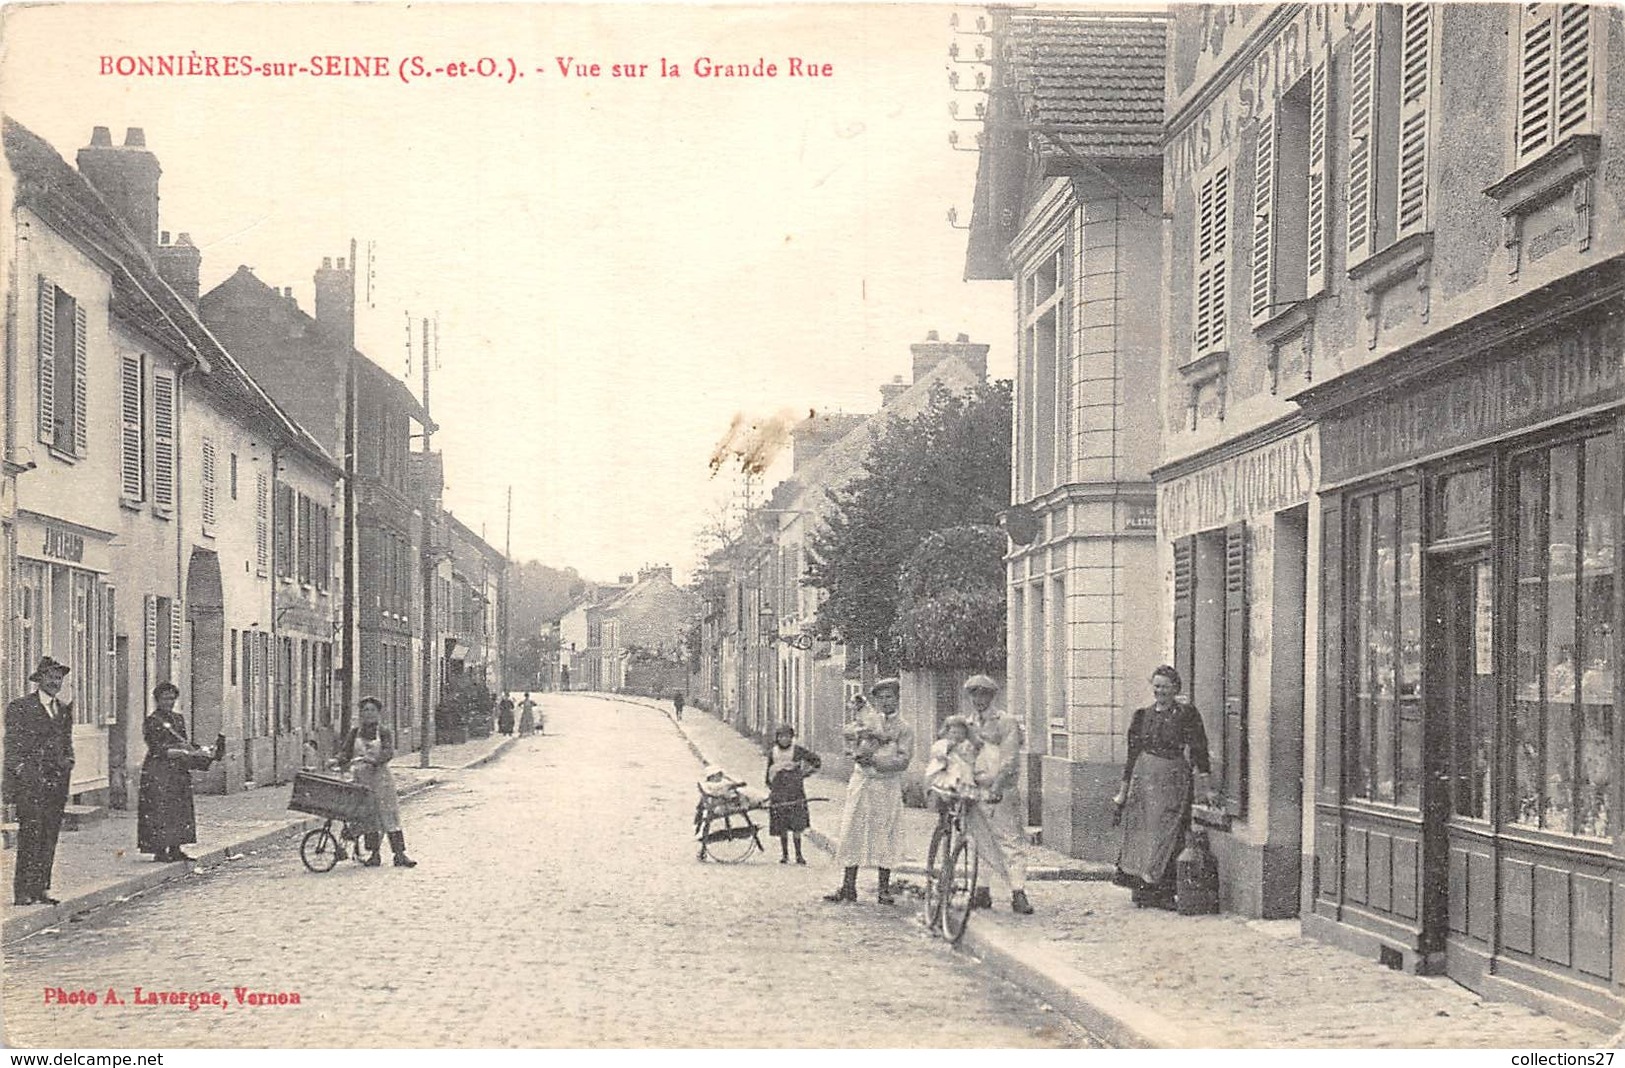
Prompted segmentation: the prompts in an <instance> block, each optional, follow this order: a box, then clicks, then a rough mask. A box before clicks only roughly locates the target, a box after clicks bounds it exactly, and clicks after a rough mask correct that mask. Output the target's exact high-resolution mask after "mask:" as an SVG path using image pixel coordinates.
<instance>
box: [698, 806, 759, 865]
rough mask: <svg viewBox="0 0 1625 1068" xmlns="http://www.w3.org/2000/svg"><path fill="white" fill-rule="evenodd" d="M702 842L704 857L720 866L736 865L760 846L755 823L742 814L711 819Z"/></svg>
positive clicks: (736, 813) (706, 826) (737, 813)
mask: <svg viewBox="0 0 1625 1068" xmlns="http://www.w3.org/2000/svg"><path fill="white" fill-rule="evenodd" d="M704 841H705V855H706V856H708V857H710V858H711V859H712V860H714V861H717V862H718V863H721V864H738V863H739V862H740V861H742V860H745V859H747V858H748V857H749V856H750V855H751V854H752V853H754V852H756V850H758V849H760V848H761V846H762V842H761V839H760V838H758V837H757V830H756V823H755V821H754V820H752V819H751V818H750V817H749V816H747V815H745V814H744V813H742V812H735V813H730V814H728V815H726V816H716V817H714V818H712V819H711V820H710V821H709V822H708V823H706V825H705V840H704Z"/></svg>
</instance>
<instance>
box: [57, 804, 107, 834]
mask: <svg viewBox="0 0 1625 1068" xmlns="http://www.w3.org/2000/svg"><path fill="white" fill-rule="evenodd" d="M106 818H107V808H106V806H105V805H68V806H67V807H66V808H64V809H63V810H62V829H63V830H64V831H77V830H78V829H79V828H81V827H83V826H84V825H85V824H87V823H89V822H91V821H92V820H100V819H106Z"/></svg>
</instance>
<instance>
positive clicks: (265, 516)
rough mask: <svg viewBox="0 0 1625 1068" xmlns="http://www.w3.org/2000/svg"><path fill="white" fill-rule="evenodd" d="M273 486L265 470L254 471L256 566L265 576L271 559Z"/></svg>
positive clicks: (261, 574) (262, 575) (262, 576)
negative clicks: (268, 480) (269, 482)
mask: <svg viewBox="0 0 1625 1068" xmlns="http://www.w3.org/2000/svg"><path fill="white" fill-rule="evenodd" d="M270 513H271V487H270V485H269V484H268V483H267V480H266V478H265V472H263V471H256V472H254V566H255V569H256V570H257V571H258V572H259V574H260V577H261V578H264V577H265V569H266V566H267V565H268V564H269V563H270V559H271V530H270Z"/></svg>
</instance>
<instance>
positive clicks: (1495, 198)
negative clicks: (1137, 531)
mask: <svg viewBox="0 0 1625 1068" xmlns="http://www.w3.org/2000/svg"><path fill="white" fill-rule="evenodd" d="M1169 54H1170V57H1171V61H1170V65H1169V71H1168V129H1167V135H1166V138H1165V158H1164V173H1165V179H1166V181H1165V208H1166V209H1167V211H1168V213H1169V216H1170V222H1169V225H1168V228H1167V231H1166V238H1165V240H1166V246H1165V250H1166V255H1165V262H1166V263H1167V266H1168V275H1167V282H1168V284H1167V286H1166V287H1165V291H1166V293H1167V297H1166V298H1165V301H1166V303H1165V309H1164V311H1165V314H1164V323H1165V331H1164V341H1165V346H1166V350H1167V351H1166V359H1165V362H1164V368H1163V383H1164V390H1163V405H1162V418H1163V425H1164V430H1165V436H1164V442H1165V454H1164V462H1163V464H1162V466H1161V467H1160V468H1159V469H1158V470H1157V471H1156V472H1155V474H1154V477H1155V478H1156V480H1157V483H1158V506H1159V508H1158V511H1159V515H1158V523H1159V539H1158V547H1159V553H1160V555H1161V563H1162V569H1163V572H1164V583H1165V589H1166V591H1167V605H1168V611H1167V615H1166V617H1165V619H1166V624H1165V627H1166V629H1165V631H1164V633H1165V635H1166V639H1167V647H1168V648H1170V649H1171V650H1172V651H1173V655H1174V658H1175V661H1176V663H1178V664H1179V665H1180V667H1181V669H1182V670H1184V671H1185V672H1186V678H1187V680H1188V688H1189V691H1190V693H1189V696H1190V697H1191V698H1192V700H1193V701H1194V702H1195V703H1196V704H1197V706H1198V707H1199V708H1201V709H1202V711H1203V713H1204V716H1205V717H1206V722H1207V726H1208V730H1209V734H1210V737H1211V741H1212V743H1213V748H1214V751H1215V757H1216V759H1215V784H1216V785H1217V786H1219V787H1221V788H1222V794H1223V805H1222V806H1221V807H1217V808H1214V809H1209V810H1202V811H1200V812H1199V813H1198V818H1199V820H1201V821H1202V822H1205V823H1207V824H1209V825H1210V826H1212V827H1213V828H1215V829H1216V831H1217V833H1215V834H1214V836H1213V837H1214V839H1215V848H1216V852H1218V853H1219V855H1220V858H1221V865H1222V871H1221V877H1222V882H1223V885H1224V887H1225V889H1224V895H1223V897H1224V904H1225V907H1226V908H1228V909H1232V910H1235V911H1239V912H1244V913H1247V914H1253V915H1287V914H1290V913H1291V912H1292V911H1293V910H1294V909H1296V911H1297V912H1298V913H1299V914H1300V915H1301V916H1302V918H1303V926H1304V930H1305V931H1306V932H1307V933H1310V934H1313V935H1315V936H1317V937H1321V938H1325V939H1327V940H1330V941H1334V942H1337V943H1339V944H1342V945H1344V946H1347V947H1349V948H1351V949H1353V950H1355V951H1357V952H1361V953H1363V954H1367V955H1369V956H1370V957H1371V958H1372V959H1374V960H1382V961H1384V962H1387V963H1389V964H1392V965H1396V966H1400V967H1403V968H1405V969H1406V970H1413V971H1417V972H1431V973H1442V974H1447V975H1449V976H1451V977H1452V978H1455V979H1457V980H1459V981H1460V982H1462V983H1464V984H1466V985H1467V986H1469V987H1471V988H1473V989H1475V990H1478V991H1481V992H1484V993H1487V994H1491V995H1495V996H1503V997H1512V998H1514V999H1516V1000H1520V1001H1524V1002H1525V1003H1528V1004H1532V1005H1536V1006H1538V1007H1540V1008H1543V1009H1546V1010H1548V1011H1551V1012H1554V1013H1556V1014H1559V1015H1564V1016H1568V1017H1573V1018H1586V1019H1588V1020H1589V1021H1590V1022H1591V1023H1593V1024H1595V1025H1598V1026H1604V1025H1613V1026H1617V1021H1618V1019H1619V1018H1620V1017H1621V1015H1622V1014H1625V835H1622V833H1621V822H1622V821H1621V806H1622V803H1625V794H1622V792H1621V791H1622V786H1621V783H1622V780H1625V774H1622V772H1625V738H1622V732H1621V730H1620V727H1619V724H1618V721H1617V718H1616V715H1615V711H1614V710H1615V707H1616V706H1617V705H1618V704H1619V701H1620V696H1621V692H1620V679H1619V674H1618V671H1617V670H1616V669H1617V664H1618V657H1619V638H1618V635H1619V632H1620V628H1621V623H1622V616H1621V612H1622V605H1621V598H1620V595H1619V588H1618V579H1617V577H1616V576H1617V570H1616V568H1617V558H1618V551H1619V537H1620V528H1621V525H1622V514H1621V512H1622V503H1621V489H1620V486H1621V467H1622V462H1625V448H1622V441H1625V433H1622V424H1621V411H1622V407H1621V398H1622V394H1625V367H1622V360H1625V323H1622V304H1621V297H1622V295H1625V258H1622V253H1625V217H1622V213H1621V200H1622V196H1625V169H1622V164H1625V156H1622V153H1621V149H1620V143H1619V142H1620V138H1621V137H1622V136H1625V89H1622V88H1621V86H1622V85H1625V20H1622V19H1621V17H1620V14H1619V12H1618V11H1617V10H1615V9H1609V8H1603V7H1591V6H1587V5H1582V4H1559V5H1522V6H1518V7H1512V6H1507V7H1481V6H1467V5H1430V4H1409V5H1404V6H1403V7H1401V6H1394V5H1328V6H1312V7H1305V6H1302V5H1286V6H1281V7H1273V8H1261V7H1260V8H1225V7H1208V8H1188V9H1183V8H1182V9H1178V10H1176V11H1175V13H1174V16H1173V24H1172V33H1171V37H1170V48H1169ZM1300 621H1304V622H1303V624H1302V625H1300ZM1300 783H1301V789H1300Z"/></svg>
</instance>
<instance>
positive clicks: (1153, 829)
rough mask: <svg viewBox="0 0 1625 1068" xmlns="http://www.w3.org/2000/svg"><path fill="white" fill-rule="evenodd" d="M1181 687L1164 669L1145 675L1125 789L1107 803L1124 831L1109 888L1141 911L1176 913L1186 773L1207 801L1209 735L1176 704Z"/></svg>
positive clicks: (1196, 715) (1188, 793)
mask: <svg viewBox="0 0 1625 1068" xmlns="http://www.w3.org/2000/svg"><path fill="white" fill-rule="evenodd" d="M1181 685H1182V684H1181V681H1180V678H1179V672H1177V671H1175V670H1174V669H1173V668H1171V667H1169V666H1168V665H1166V664H1164V665H1162V666H1161V667H1159V668H1157V670H1156V671H1154V672H1152V673H1151V694H1152V698H1153V700H1152V703H1151V704H1150V705H1148V706H1147V707H1145V708H1142V709H1139V710H1138V711H1136V712H1135V713H1134V719H1133V720H1132V721H1131V722H1130V723H1129V728H1128V760H1127V762H1126V763H1125V764H1124V765H1123V785H1122V787H1121V788H1120V789H1119V790H1118V791H1117V796H1116V797H1114V798H1112V803H1113V804H1115V805H1116V806H1117V814H1118V821H1119V822H1120V824H1121V825H1122V828H1123V844H1122V848H1121V849H1120V850H1119V852H1118V855H1117V873H1116V875H1115V876H1114V878H1113V880H1112V881H1113V882H1115V883H1117V884H1118V885H1119V886H1128V887H1131V888H1132V889H1133V891H1134V904H1135V905H1137V906H1139V907H1140V908H1159V909H1169V910H1173V909H1174V908H1175V902H1174V895H1175V889H1176V887H1177V886H1178V878H1177V876H1176V874H1175V867H1174V858H1175V857H1177V856H1179V852H1180V850H1182V849H1183V848H1184V847H1185V834H1186V829H1187V828H1188V827H1189V825H1190V819H1191V798H1192V792H1193V791H1192V776H1191V772H1192V769H1194V770H1195V771H1196V773H1197V774H1199V775H1200V776H1201V777H1202V779H1203V780H1204V781H1203V788H1202V795H1203V797H1204V798H1207V799H1211V796H1212V795H1211V790H1210V788H1209V785H1208V783H1207V782H1206V779H1207V776H1208V751H1207V731H1206V729H1205V728H1204V727H1203V726H1202V714H1201V713H1200V712H1198V711H1197V710H1196V706H1194V705H1192V704H1191V703H1190V702H1188V701H1186V700H1184V699H1183V698H1181V697H1179V696H1178V694H1179V691H1180V687H1181Z"/></svg>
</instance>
